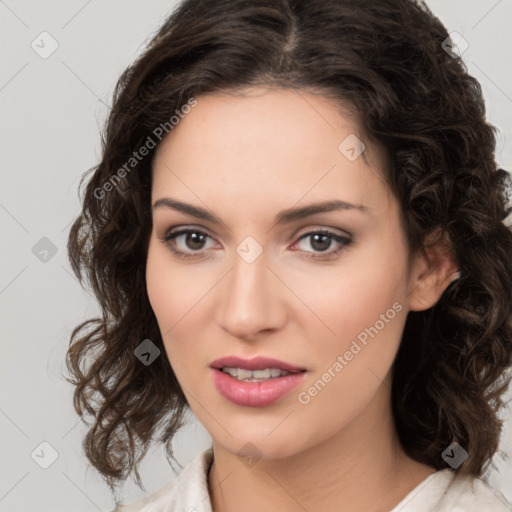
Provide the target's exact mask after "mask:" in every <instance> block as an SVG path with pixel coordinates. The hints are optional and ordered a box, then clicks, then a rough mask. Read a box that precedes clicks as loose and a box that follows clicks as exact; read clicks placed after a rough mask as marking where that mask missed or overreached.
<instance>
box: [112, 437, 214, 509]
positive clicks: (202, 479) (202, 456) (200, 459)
mask: <svg viewBox="0 0 512 512" xmlns="http://www.w3.org/2000/svg"><path fill="white" fill-rule="evenodd" d="M212 457H213V451H212V448H211V447H210V448H208V449H206V450H204V451H202V452H201V453H199V454H197V455H196V456H195V457H194V459H192V460H191V461H190V462H189V463H188V464H187V465H186V466H185V467H184V468H183V470H182V472H181V473H180V474H179V476H178V477H177V478H175V479H174V480H171V481H170V482H167V483H166V484H165V485H164V486H162V487H161V488H160V489H159V490H158V491H156V492H155V493H153V494H151V495H150V496H148V497H146V498H144V499H142V500H139V501H137V502H135V503H131V504H129V505H119V506H118V507H117V508H116V509H114V510H113V511H112V512H174V511H175V510H182V511H183V512H211V503H210V496H209V493H208V479H207V474H208V468H209V467H210V463H211V461H212Z"/></svg>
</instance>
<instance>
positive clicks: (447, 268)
mask: <svg viewBox="0 0 512 512" xmlns="http://www.w3.org/2000/svg"><path fill="white" fill-rule="evenodd" d="M459 277H460V271H459V266H458V263H457V260H456V257H455V251H454V250H453V247H452V243H451V241H450V238H449V236H448V233H443V232H442V231H441V229H440V228H437V229H435V230H434V231H433V232H431V233H430V234H429V235H428V236H427V237H426V239H425V243H424V253H423V251H421V250H420V251H418V253H417V254H416V257H415V260H414V263H413V266H412V269H411V275H410V292H409V309H410V310H411V311H423V310H426V309H429V308H431V307H432V306H434V304H436V302H438V300H439V299H440V298H441V295H442V294H443V292H444V291H445V290H446V288H448V286H449V284H450V283H451V282H452V281H454V280H455V279H458V278H459Z"/></svg>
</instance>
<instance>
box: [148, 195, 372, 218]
mask: <svg viewBox="0 0 512 512" xmlns="http://www.w3.org/2000/svg"><path fill="white" fill-rule="evenodd" d="M162 207H166V208H172V209H174V210H178V211H180V212H183V213H186V214H188V215H192V216H193V217H196V218H198V219H201V220H205V221H209V222H212V223H213V224H224V223H223V222H222V220H221V219H219V217H217V216H216V215H214V214H212V213H210V212H209V211H208V210H205V209H203V208H200V207H198V206H194V205H191V204H188V203H183V202H181V201H177V200H176V199H172V198H170V197H162V198H161V199H158V200H157V201H155V203H154V204H153V211H154V210H156V209H158V208H162ZM337 210H357V211H361V212H363V213H368V210H369V208H368V207H367V206H364V205H361V204H352V203H347V202H346V201H341V200H339V199H334V200H331V201H324V202H322V203H315V204H310V205H308V206H301V207H298V208H288V209H286V210H282V211H280V212H279V213H278V214H277V215H276V218H275V220H274V224H287V223H291V222H294V221H297V220H300V219H303V218H305V217H309V216H311V215H315V214H317V213H326V212H332V211H337Z"/></svg>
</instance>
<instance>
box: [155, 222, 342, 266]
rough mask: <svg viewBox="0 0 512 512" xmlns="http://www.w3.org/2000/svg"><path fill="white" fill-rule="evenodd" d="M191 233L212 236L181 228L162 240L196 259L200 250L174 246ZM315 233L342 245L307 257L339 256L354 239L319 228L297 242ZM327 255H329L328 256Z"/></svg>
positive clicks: (176, 251) (177, 252)
mask: <svg viewBox="0 0 512 512" xmlns="http://www.w3.org/2000/svg"><path fill="white" fill-rule="evenodd" d="M189 233H195V234H200V235H205V236H206V237H208V238H211V237H210V235H208V234H207V233H205V232H204V231H201V230H199V229H190V228H188V229H180V230H177V231H174V232H173V231H170V232H168V233H167V234H166V235H165V236H164V237H163V238H161V239H160V241H161V242H162V243H164V244H166V245H167V246H168V247H169V249H170V250H171V251H172V252H173V253H174V254H175V255H176V256H177V257H178V258H181V259H188V260H190V259H195V258H198V257H200V254H199V253H198V252H196V253H195V254H194V253H189V252H184V251H180V250H179V249H176V248H175V247H174V243H173V242H174V239H176V238H177V237H179V236H181V235H186V234H189ZM314 235H324V236H328V237H329V238H331V240H334V241H335V242H337V243H339V244H341V245H340V247H338V249H335V250H333V251H330V252H327V251H321V252H319V253H316V254H315V253H312V252H311V251H306V257H307V258H314V259H323V260H327V259H332V258H333V257H335V256H338V255H339V254H341V253H342V252H343V251H344V250H345V249H346V248H347V247H348V246H349V245H350V244H351V243H352V239H351V238H349V237H345V236H342V235H338V234H336V233H333V232H332V231H329V230H326V229H321V230H318V231H308V232H307V233H304V234H303V235H302V236H301V237H300V238H299V239H298V240H297V242H299V241H301V240H303V239H305V238H308V237H312V236H314ZM325 255H327V257H326V256H325Z"/></svg>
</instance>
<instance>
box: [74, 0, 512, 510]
mask: <svg viewBox="0 0 512 512" xmlns="http://www.w3.org/2000/svg"><path fill="white" fill-rule="evenodd" d="M449 43H450V39H449V37H448V33H447V31H446V29H445V28H444V26H443V25H442V24H441V23H440V21H439V20H438V19H437V18H435V17H434V16H433V15H432V13H431V12H430V11H429V10H428V9H427V8H426V7H425V6H424V5H419V4H417V3H415V2H412V1H410V0H392V1H390V0H378V1H375V0H372V1H371V2H370V1H361V0H339V1H329V0H315V1H286V0H283V1H277V2H276V1H275V0H249V1H246V0H244V1H241V0H240V1H232V0H231V1H228V0H221V1H219V0H215V1H213V0H208V1H202V2H201V1H195V0H188V1H185V2H183V3H182V4H181V5H180V6H179V7H178V9H176V11H175V12H174V13H173V14H172V15H171V16H170V17H169V19H168V20H167V21H166V22H165V23H164V25H163V26H162V28H161V29H160V30H159V32H158V34H157V35H156V36H155V37H154V39H153V40H152V41H151V43H150V44H149V46H148V48H147V49H146V51H145V52H144V54H143V55H142V56H141V57H140V58H139V59H138V60H137V62H135V63H134V64H133V65H132V66H130V67H129V68H128V69H127V70H126V71H125V72H124V73H123V75H122V77H121V78H120V80H119V82H118V85H117V89H116V92H115V98H114V104H113V105H114V106H113V109H112V112H111V114H110V117H109V120H108V124H107V128H106V133H105V138H104V149H103V155H102V160H101V162H100V164H99V165H98V166H97V167H96V168H95V169H94V173H93V174H92V175H91V176H90V178H89V181H88V183H87V187H86V190H85V194H84V197H83V211H82V214H81V215H80V217H79V218H78V219H77V220H76V221H75V223H74V225H73V227H72V229H71V232H70V237H69V254H70V259H71V263H72V265H73V269H74V271H75V273H76V274H77V276H78V277H79V278H80V279H81V281H82V280H83V277H84V276H87V278H88V279H89V281H90V283H91V285H92V288H93V290H94V291H95V293H96V296H97V298H98V301H99V303H100V305H101V307H102V311H103V317H102V318H98V319H91V320H89V321H87V322H84V323H83V324H81V325H79V326H78V327H77V328H76V329H75V331H74V332H73V333H72V336H71V345H70V349H69V352H68V366H69V369H70V371H71V373H72V376H73V379H72V380H71V381H72V382H73V383H74V384H75V385H76V390H75V407H76V409H77V411H78V413H79V414H80V415H82V414H84V413H85V412H87V413H89V414H91V415H93V417H94V421H93V424H92V425H91V429H90V430H89V432H88V434H87V437H86V439H85V442H84V448H85V451H86V454H87V457H88V458H89V460H90V461H91V463H92V464H93V465H94V466H95V467H96V468H97V469H98V471H99V472H100V473H101V474H102V475H103V476H104V477H105V479H106V481H107V483H108V484H109V485H110V486H111V488H112V490H113V491H114V486H115V485H116V484H118V483H119V482H121V481H124V480H125V479H126V478H127V477H128V476H129V474H131V473H132V472H133V473H134V474H135V476H136V478H137V481H138V482H139V484H140V478H139V474H138V472H137V467H138V464H139V462H140V460H141V459H142V458H143V456H144V455H145V453H146V452H147V449H148V448H149V446H150V445H151V443H152V442H154V441H158V442H162V443H164V444H165V446H166V448H167V453H168V454H169V456H172V450H171V441H172V438H173V436H174V434H175V433H176V431H177V430H178V429H179V428H180V427H181V426H182V424H183V418H184V413H185V412H186V411H187V409H188V408H190V409H191V410H192V411H193V413H194V414H195V415H196V416H197V418H198V419H199V421H200V422H201V423H202V424H203V425H204V427H205V428H206V430H207V431H208V432H209V434H210V435H211V437H212V447H211V448H210V449H208V450H205V451H204V452H202V453H200V454H199V455H198V456H197V457H196V458H195V459H194V460H193V461H192V462H191V463H190V464H189V465H188V466H187V467H186V468H185V469H184V470H183V472H182V473H181V475H180V476H179V477H178V478H177V479H174V480H171V481H170V482H169V483H168V484H167V485H166V486H164V487H163V488H162V489H160V491H158V492H157V493H155V494H154V495H152V496H150V497H149V498H148V499H147V500H143V501H141V502H138V503H135V504H132V505H131V506H121V507H119V508H118V509H116V510H120V511H125V512H130V511H146V512H149V511H150V510H151V511H171V510H172V511H174V510H180V511H181V510H188V511H198V512H207V511H208V512H210V511H214V512H219V511H223V512H231V511H233V510H244V511H248V512H251V511H256V510H279V511H299V510H309V511H313V510H321V511H334V510H336V511H351V512H354V511H365V512H368V511H370V512H371V511H393V512H398V511H399V510H400V511H401V512H412V511H420V510H421V511H427V510H428V511H434V510H435V511H448V510H450V511H451V510H464V511H477V510H478V511H481V510H486V511H505V510H511V507H510V505H509V504H507V503H506V500H505V498H504V497H503V496H502V495H500V494H499V493H496V492H493V491H492V490H491V489H490V487H489V486H488V485H487V484H486V482H485V480H484V479H483V478H482V474H483V471H484V470H485V468H486V467H487V466H488V465H489V463H490V461H491V458H492V456H493V455H494V453H495V452H496V450H497V448H498V442H499V436H500V430H501V421H500V420H499V418H498V415H497V413H498V411H499V409H500V408H501V407H502V406H503V401H502V396H503V393H504V391H505V389H506V386H507V384H508V382H509V380H510V376H509V375H508V374H507V370H508V369H509V368H510V367H511V366H512V331H511V329H512V324H511V318H512V317H511V304H512V301H511V293H512V261H511V258H512V234H511V231H510V228H509V227H507V226H506V225H505V224H504V222H503V220H504V219H505V218H506V216H507V214H508V212H509V207H508V204H507V200H508V193H509V190H510V182H509V178H508V174H507V173H506V171H504V170H502V169H500V168H498V166H497V164H496V162H495V160H494V148H495V135H494V128H493V127H492V126H491V125H489V124H488V123H487V122H486V120H485V110H484V105H483V100H482V96H481V91H480V87H479V84H478V83H477V82H476V80H475V79H473V78H472V77H470V76H469V75H468V74H467V73H466V70H465V68H464V66H463V64H462V63H461V61H460V59H459V58H458V57H457V53H456V51H455V49H454V47H453V46H450V44H449ZM447 48H448V49H449V51H447Z"/></svg>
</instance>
